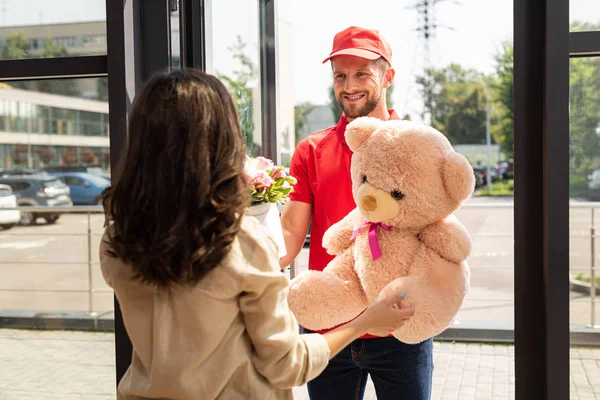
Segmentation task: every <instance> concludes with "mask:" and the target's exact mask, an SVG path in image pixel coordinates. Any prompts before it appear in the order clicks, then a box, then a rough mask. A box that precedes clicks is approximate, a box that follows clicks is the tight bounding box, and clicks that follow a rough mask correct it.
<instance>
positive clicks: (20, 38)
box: [0, 32, 77, 96]
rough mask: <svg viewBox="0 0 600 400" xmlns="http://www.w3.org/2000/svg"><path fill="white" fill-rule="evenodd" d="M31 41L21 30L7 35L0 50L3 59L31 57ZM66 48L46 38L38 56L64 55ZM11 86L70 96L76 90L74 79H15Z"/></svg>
mask: <svg viewBox="0 0 600 400" xmlns="http://www.w3.org/2000/svg"><path fill="white" fill-rule="evenodd" d="M30 50H31V42H30V40H29V39H27V38H26V37H25V35H24V34H23V33H22V32H19V33H14V34H11V35H9V36H8V38H7V44H6V45H5V46H4V48H2V49H1V50H0V54H1V55H2V59H3V60H14V59H24V58H32V55H31V54H30ZM66 55H67V50H66V49H65V47H64V46H62V45H60V46H59V45H57V44H56V42H55V41H54V39H52V38H47V39H46V41H45V42H44V51H43V52H42V54H41V56H40V58H55V57H65V56H66ZM11 86H13V87H14V88H18V89H26V90H35V91H38V92H44V93H54V94H62V95H65V96H72V95H74V94H75V93H76V92H77V91H76V88H75V84H74V80H72V79H58V80H39V81H16V82H13V83H11Z"/></svg>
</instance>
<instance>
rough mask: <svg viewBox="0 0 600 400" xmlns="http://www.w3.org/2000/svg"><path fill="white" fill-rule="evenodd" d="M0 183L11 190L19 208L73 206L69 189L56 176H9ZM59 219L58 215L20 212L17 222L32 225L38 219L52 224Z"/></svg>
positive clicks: (0, 179)
mask: <svg viewBox="0 0 600 400" xmlns="http://www.w3.org/2000/svg"><path fill="white" fill-rule="evenodd" d="M0 183H1V184H4V185H8V186H10V187H11V188H12V190H13V193H14V194H15V196H16V197H17V205H18V206H19V207H21V206H39V207H44V206H46V207H58V206H67V207H69V206H72V205H73V202H72V201H71V197H70V196H69V193H70V190H69V187H68V186H67V185H66V184H65V183H64V182H63V181H62V180H60V179H59V178H58V177H56V176H51V175H46V174H40V175H24V176H10V177H4V178H0ZM59 217H60V213H52V212H49V213H44V212H41V213H39V212H26V211H21V220H20V221H19V222H20V224H21V225H32V224H35V223H36V221H37V219H38V218H43V219H45V220H46V222H47V223H49V224H53V223H55V222H56V221H57V220H58V218H59Z"/></svg>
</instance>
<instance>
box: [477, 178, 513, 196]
mask: <svg viewBox="0 0 600 400" xmlns="http://www.w3.org/2000/svg"><path fill="white" fill-rule="evenodd" d="M475 194H476V195H477V196H512V195H514V194H515V183H514V181H513V180H512V179H509V180H506V181H496V182H494V183H492V193H491V194H490V193H488V188H487V184H486V185H484V186H482V187H481V188H480V189H479V190H477V192H475Z"/></svg>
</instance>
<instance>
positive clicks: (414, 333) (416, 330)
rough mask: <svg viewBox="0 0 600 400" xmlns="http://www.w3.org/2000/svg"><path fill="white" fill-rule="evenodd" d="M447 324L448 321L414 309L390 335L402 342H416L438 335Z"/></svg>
mask: <svg viewBox="0 0 600 400" xmlns="http://www.w3.org/2000/svg"><path fill="white" fill-rule="evenodd" d="M449 324H450V321H442V320H441V319H440V318H436V317H434V316H432V315H430V314H428V313H423V312H418V311H416V312H415V315H413V316H412V317H410V318H409V319H407V320H406V322H405V323H404V324H403V325H402V326H401V327H400V328H398V329H396V330H395V331H394V332H392V335H393V336H394V337H395V338H396V339H398V340H400V341H401V342H402V343H406V344H417V343H421V342H423V341H425V340H427V339H429V338H432V337H434V336H437V335H439V334H440V333H442V332H443V331H444V330H445V329H446V328H447V327H448V325H449Z"/></svg>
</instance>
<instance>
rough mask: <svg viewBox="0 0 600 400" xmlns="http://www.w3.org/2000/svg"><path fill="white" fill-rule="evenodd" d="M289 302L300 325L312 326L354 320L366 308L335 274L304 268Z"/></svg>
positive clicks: (312, 327) (332, 325)
mask: <svg viewBox="0 0 600 400" xmlns="http://www.w3.org/2000/svg"><path fill="white" fill-rule="evenodd" d="M288 304H289V306H290V309H291V310H292V312H293V313H294V315H295V316H296V319H297V320H298V322H299V323H300V325H302V326H303V327H305V328H307V329H310V330H321V329H327V328H332V327H334V326H336V325H339V324H341V323H344V322H347V321H350V320H351V319H353V318H355V317H356V316H357V315H358V314H360V312H362V311H363V310H364V309H365V308H366V304H364V302H362V301H361V298H360V297H359V298H357V296H352V295H351V294H350V293H349V290H348V288H347V287H346V286H345V285H344V283H343V282H342V281H341V280H340V279H338V278H337V277H336V276H335V275H333V274H330V273H328V272H318V271H307V272H304V273H302V274H300V275H298V277H296V278H294V279H293V280H292V282H291V285H290V291H289V294H288Z"/></svg>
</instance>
